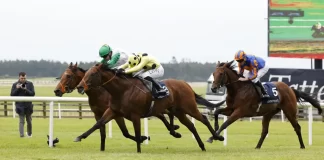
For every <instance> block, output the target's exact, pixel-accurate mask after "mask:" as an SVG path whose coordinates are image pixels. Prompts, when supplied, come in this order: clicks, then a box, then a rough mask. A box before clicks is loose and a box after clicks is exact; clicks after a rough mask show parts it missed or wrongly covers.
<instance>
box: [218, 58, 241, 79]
mask: <svg viewBox="0 0 324 160" xmlns="http://www.w3.org/2000/svg"><path fill="white" fill-rule="evenodd" d="M233 62H234V61H231V62H222V63H220V64H219V67H222V66H224V65H225V67H226V68H228V69H230V70H231V71H232V72H233V73H234V74H235V75H237V76H238V74H237V72H236V70H235V68H236V67H237V66H236V65H235V64H233Z"/></svg>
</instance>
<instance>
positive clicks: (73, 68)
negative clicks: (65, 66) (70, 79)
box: [69, 66, 87, 73]
mask: <svg viewBox="0 0 324 160" xmlns="http://www.w3.org/2000/svg"><path fill="white" fill-rule="evenodd" d="M69 69H71V70H72V71H73V72H75V71H77V69H79V70H80V71H81V72H82V73H85V72H87V70H85V69H83V68H81V67H77V68H75V67H73V66H69Z"/></svg>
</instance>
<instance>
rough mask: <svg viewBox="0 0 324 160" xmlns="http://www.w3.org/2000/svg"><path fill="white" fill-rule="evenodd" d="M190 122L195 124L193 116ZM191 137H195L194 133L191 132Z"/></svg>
mask: <svg viewBox="0 0 324 160" xmlns="http://www.w3.org/2000/svg"><path fill="white" fill-rule="evenodd" d="M191 122H192V123H193V125H194V126H195V119H194V118H193V117H191ZM192 138H194V139H195V135H194V134H192Z"/></svg>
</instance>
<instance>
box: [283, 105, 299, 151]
mask: <svg viewBox="0 0 324 160" xmlns="http://www.w3.org/2000/svg"><path fill="white" fill-rule="evenodd" d="M295 108H297V107H295ZM282 111H283V112H284V114H285V116H286V117H287V119H288V120H289V122H290V124H291V125H292V126H293V127H294V129H295V132H296V134H297V136H298V140H299V144H300V148H301V149H305V145H304V142H303V137H302V135H301V127H300V125H299V124H298V121H297V117H296V114H297V110H296V111H295V112H292V111H291V110H289V109H288V108H286V106H285V107H284V108H282Z"/></svg>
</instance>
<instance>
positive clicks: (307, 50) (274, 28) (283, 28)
mask: <svg viewBox="0 0 324 160" xmlns="http://www.w3.org/2000/svg"><path fill="white" fill-rule="evenodd" d="M272 2H273V3H277V4H290V5H297V6H289V7H277V6H271V9H273V10H297V9H301V10H303V11H304V17H294V18H293V23H292V24H289V23H288V19H289V17H273V16H270V17H269V27H270V32H269V43H270V49H269V50H270V54H269V56H272V54H273V55H275V54H277V56H278V55H280V56H283V57H285V54H288V55H289V54H296V57H300V56H306V55H307V56H311V55H318V54H323V53H324V47H323V43H324V38H313V37H312V34H313V33H314V31H312V30H311V28H312V26H313V25H314V24H316V23H317V22H320V23H321V24H322V25H324V21H323V19H324V1H323V0H272ZM278 20H280V21H278ZM298 20H299V21H298ZM300 20H304V21H300ZM314 20H315V21H314ZM278 27H279V28H278ZM302 54H306V55H302Z"/></svg>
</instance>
